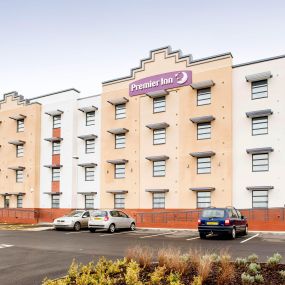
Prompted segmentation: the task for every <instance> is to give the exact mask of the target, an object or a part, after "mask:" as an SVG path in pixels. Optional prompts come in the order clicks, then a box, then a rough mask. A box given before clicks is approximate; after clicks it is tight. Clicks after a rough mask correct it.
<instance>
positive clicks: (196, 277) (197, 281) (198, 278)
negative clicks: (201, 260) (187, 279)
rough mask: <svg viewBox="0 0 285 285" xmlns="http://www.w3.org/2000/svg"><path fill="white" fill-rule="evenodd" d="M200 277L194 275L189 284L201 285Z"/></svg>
mask: <svg viewBox="0 0 285 285" xmlns="http://www.w3.org/2000/svg"><path fill="white" fill-rule="evenodd" d="M202 284H203V283H202V277H201V276H194V279H193V281H192V283H191V285H202Z"/></svg>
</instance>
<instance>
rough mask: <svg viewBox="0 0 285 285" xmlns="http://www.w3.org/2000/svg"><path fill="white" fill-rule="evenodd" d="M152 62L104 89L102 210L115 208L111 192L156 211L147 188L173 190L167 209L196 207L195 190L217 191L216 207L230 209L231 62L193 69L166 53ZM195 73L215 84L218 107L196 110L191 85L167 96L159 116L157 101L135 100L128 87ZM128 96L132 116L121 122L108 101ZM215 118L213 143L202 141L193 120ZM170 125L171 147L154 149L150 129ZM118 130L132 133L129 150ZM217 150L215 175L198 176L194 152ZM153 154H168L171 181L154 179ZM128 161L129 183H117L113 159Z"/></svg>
mask: <svg viewBox="0 0 285 285" xmlns="http://www.w3.org/2000/svg"><path fill="white" fill-rule="evenodd" d="M151 56H152V58H151V59H149V60H145V61H144V62H143V63H142V68H141V69H139V70H137V71H135V72H134V76H133V78H131V79H128V80H127V79H125V80H117V81H114V82H111V83H105V84H103V94H102V130H101V139H102V154H101V166H102V174H101V178H102V179H101V185H102V187H101V191H102V194H101V206H102V207H113V205H114V199H113V194H109V193H106V191H109V190H127V191H128V194H126V200H125V207H126V208H127V209H134V208H151V207H152V194H150V193H147V192H145V189H156V188H158V189H164V188H166V189H169V192H168V193H167V194H166V208H195V207H196V193H193V192H191V191H190V190H189V188H190V187H204V186H209V187H215V188H216V190H215V191H214V192H213V194H212V205H215V206H225V205H230V204H231V203H232V195H231V191H232V174H231V172H232V171H231V169H232V158H231V147H232V119H231V110H232V94H231V88H232V86H231V81H232V79H231V76H232V75H231V72H232V67H231V65H232V60H231V57H230V56H229V55H228V56H221V57H220V58H216V59H211V60H208V61H207V60H206V61H202V62H199V63H195V64H194V63H193V64H189V63H188V62H187V61H186V60H185V59H179V57H178V55H177V54H171V55H169V54H168V53H167V51H166V50H160V51H157V52H153V53H152V55H151ZM184 69H187V70H192V72H193V82H198V81H203V80H213V81H214V82H215V86H214V87H213V88H212V103H211V105H209V106H199V107H197V106H196V93H197V91H196V90H193V89H192V88H191V87H190V86H185V87H181V88H177V89H173V90H168V91H170V94H169V95H168V96H166V112H163V113H159V114H153V101H152V99H150V98H149V97H147V96H145V95H139V96H135V97H129V95H128V94H129V91H128V85H129V83H131V82H132V81H135V80H138V79H141V78H144V77H148V76H152V75H156V74H160V73H165V72H170V71H175V70H184ZM121 97H126V98H128V99H129V102H128V103H127V104H126V108H127V111H126V114H127V117H126V118H124V119H119V120H115V107H114V106H113V105H111V104H109V103H108V102H107V101H108V100H110V99H116V98H121ZM204 115H213V116H214V117H216V120H215V121H214V122H213V124H212V139H210V140H204V141H197V140H196V137H197V130H196V125H195V124H193V123H192V122H190V120H189V119H190V118H191V117H196V116H204ZM159 122H166V123H168V124H169V125H170V127H169V128H167V130H166V144H165V145H153V135H152V131H151V130H149V129H148V128H146V127H145V125H146V124H149V123H159ZM112 128H127V129H129V132H128V133H127V134H126V148H124V149H115V148H114V144H115V139H114V135H112V134H109V133H108V132H107V130H108V129H112ZM207 150H212V151H214V152H215V153H216V155H215V156H214V157H213V159H212V174H204V175H197V174H196V158H192V157H191V156H190V155H189V153H190V152H196V151H207ZM151 155H167V156H169V157H170V159H169V160H167V161H166V176H165V177H161V178H158V177H152V162H150V161H148V160H146V159H145V157H146V156H151ZM121 158H122V159H127V160H128V161H129V162H128V163H127V164H126V178H124V179H114V166H113V165H112V164H108V163H107V162H106V161H107V160H109V159H121Z"/></svg>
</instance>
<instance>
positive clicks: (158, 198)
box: [152, 192, 165, 209]
mask: <svg viewBox="0 0 285 285" xmlns="http://www.w3.org/2000/svg"><path fill="white" fill-rule="evenodd" d="M152 208H153V209H165V193H164V192H162V193H161V192H154V193H152Z"/></svg>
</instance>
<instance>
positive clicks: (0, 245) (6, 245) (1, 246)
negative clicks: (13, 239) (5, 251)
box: [0, 243, 14, 248]
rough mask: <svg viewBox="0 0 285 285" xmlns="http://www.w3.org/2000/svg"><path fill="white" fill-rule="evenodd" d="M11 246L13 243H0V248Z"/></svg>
mask: <svg viewBox="0 0 285 285" xmlns="http://www.w3.org/2000/svg"><path fill="white" fill-rule="evenodd" d="M12 246H14V245H12V244H4V243H2V244H0V248H7V247H12Z"/></svg>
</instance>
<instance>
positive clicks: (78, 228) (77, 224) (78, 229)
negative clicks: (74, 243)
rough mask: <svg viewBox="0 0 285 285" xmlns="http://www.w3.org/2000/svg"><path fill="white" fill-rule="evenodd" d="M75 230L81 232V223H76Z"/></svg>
mask: <svg viewBox="0 0 285 285" xmlns="http://www.w3.org/2000/svg"><path fill="white" fill-rule="evenodd" d="M73 229H74V230H75V231H76V232H78V231H80V229H81V225H80V223H79V222H76V223H75V224H74V227H73Z"/></svg>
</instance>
